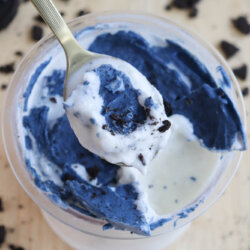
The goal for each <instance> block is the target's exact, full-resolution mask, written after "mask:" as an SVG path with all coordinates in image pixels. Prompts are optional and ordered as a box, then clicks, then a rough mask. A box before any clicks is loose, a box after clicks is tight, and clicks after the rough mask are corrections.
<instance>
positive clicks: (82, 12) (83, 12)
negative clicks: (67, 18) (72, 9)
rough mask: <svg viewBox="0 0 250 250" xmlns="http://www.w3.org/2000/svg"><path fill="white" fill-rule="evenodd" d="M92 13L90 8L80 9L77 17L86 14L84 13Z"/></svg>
mask: <svg viewBox="0 0 250 250" xmlns="http://www.w3.org/2000/svg"><path fill="white" fill-rule="evenodd" d="M89 13H90V11H89V10H85V9H84V10H79V11H78V12H77V14H76V16H77V17H79V16H84V15H87V14H89Z"/></svg>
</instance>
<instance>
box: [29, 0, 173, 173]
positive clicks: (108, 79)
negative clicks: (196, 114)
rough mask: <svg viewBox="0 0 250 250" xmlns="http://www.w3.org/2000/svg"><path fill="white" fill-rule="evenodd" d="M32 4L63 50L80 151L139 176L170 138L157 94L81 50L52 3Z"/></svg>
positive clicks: (119, 63)
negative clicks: (94, 155) (124, 167)
mask: <svg viewBox="0 0 250 250" xmlns="http://www.w3.org/2000/svg"><path fill="white" fill-rule="evenodd" d="M31 2H32V3H33V4H34V5H35V6H36V8H37V9H38V11H39V13H40V14H41V16H42V17H43V18H44V20H45V22H46V23H47V24H48V25H49V27H50V28H51V30H52V31H53V33H54V34H55V36H56V37H57V39H58V41H59V42H60V43H61V45H62V47H63V48H64V51H65V54H66V58H67V71H66V78H65V83H64V91H63V97H64V101H65V103H64V107H65V111H66V114H67V117H68V120H69V122H70V125H71V127H72V129H73V131H74V133H75V134H76V136H77V137H78V140H79V142H80V143H81V145H82V146H83V147H85V148H86V149H88V150H89V151H91V152H93V153H95V154H97V155H99V156H100V157H102V158H104V159H105V160H107V161H109V162H111V163H114V164H118V165H121V166H133V167H136V168H138V169H139V170H140V171H144V170H145V169H146V166H147V165H148V164H149V163H150V162H151V160H152V159H153V158H154V157H155V155H156V154H157V153H158V151H159V150H161V149H162V148H163V147H164V146H165V145H166V143H167V140H168V137H169V135H170V129H169V128H170V125H171V124H170V122H169V121H168V119H167V116H166V113H165V110H164V105H163V99H162V96H161V94H160V93H159V92H158V90H157V89H156V88H155V87H153V86H152V85H151V84H150V82H149V81H148V80H147V79H146V77H144V76H143V75H142V74H141V73H140V72H139V71H138V70H137V69H136V68H134V67H133V66H132V65H130V64H128V63H127V62H125V61H123V60H120V59H118V58H114V57H110V56H107V55H102V54H97V53H92V52H90V51H87V50H85V49H83V48H82V47H81V46H80V45H79V44H78V42H77V41H76V39H75V38H74V36H73V34H72V33H71V31H70V30H69V28H68V26H67V25H66V23H65V22H64V20H63V18H62V17H61V15H60V13H59V12H58V11H57V9H56V7H55V6H54V4H53V3H52V1H51V0H31ZM65 143H67V142H65Z"/></svg>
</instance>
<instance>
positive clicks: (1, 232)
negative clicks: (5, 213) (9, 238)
mask: <svg viewBox="0 0 250 250" xmlns="http://www.w3.org/2000/svg"><path fill="white" fill-rule="evenodd" d="M5 238H6V229H5V226H3V225H0V247H1V245H2V244H3V243H4V242H5Z"/></svg>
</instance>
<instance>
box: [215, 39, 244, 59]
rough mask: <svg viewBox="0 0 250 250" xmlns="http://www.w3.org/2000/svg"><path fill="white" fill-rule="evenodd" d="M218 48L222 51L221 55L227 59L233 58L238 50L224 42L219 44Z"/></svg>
mask: <svg viewBox="0 0 250 250" xmlns="http://www.w3.org/2000/svg"><path fill="white" fill-rule="evenodd" d="M220 48H221V50H222V51H223V53H224V55H225V57H226V58H227V59H229V58H231V57H232V56H234V55H235V54H236V53H237V52H238V51H239V50H240V49H239V48H238V47H236V46H235V45H234V44H232V43H230V42H227V41H225V40H223V41H221V42H220Z"/></svg>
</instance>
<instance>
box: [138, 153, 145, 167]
mask: <svg viewBox="0 0 250 250" xmlns="http://www.w3.org/2000/svg"><path fill="white" fill-rule="evenodd" d="M138 158H139V160H140V161H141V163H142V165H143V166H145V165H146V162H145V159H144V156H143V154H139V155H138Z"/></svg>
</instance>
